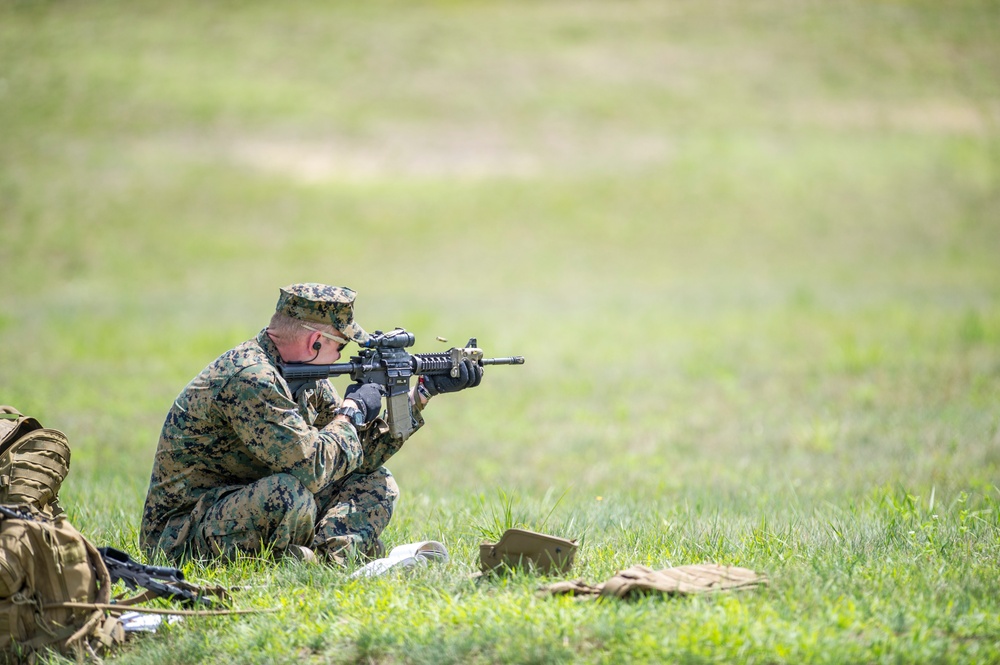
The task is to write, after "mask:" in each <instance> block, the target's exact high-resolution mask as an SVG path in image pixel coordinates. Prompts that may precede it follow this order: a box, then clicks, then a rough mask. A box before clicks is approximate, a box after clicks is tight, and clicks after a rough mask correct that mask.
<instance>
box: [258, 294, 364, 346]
mask: <svg viewBox="0 0 1000 665" xmlns="http://www.w3.org/2000/svg"><path fill="white" fill-rule="evenodd" d="M356 295H357V294H356V293H355V292H354V291H353V290H352V289H349V288H347V287H346V286H327V285H326V284H316V283H315V282H305V283H302V284H292V285H290V286H286V287H284V288H283V289H281V296H279V297H278V305H277V307H275V311H276V312H277V313H279V314H284V315H285V316H290V317H292V318H293V319H299V320H300V321H314V322H316V323H326V324H330V325H332V326H333V327H334V328H336V329H337V330H339V331H340V332H342V333H343V334H344V335H345V336H346V337H347V338H348V339H350V340H353V341H355V342H357V343H358V344H360V345H364V344H365V343H366V342H367V341H368V340H369V339H370V338H371V336H370V335H369V334H368V333H366V332H365V331H364V329H362V327H361V326H359V325H358V324H357V322H356V321H355V320H354V298H355V296H356Z"/></svg>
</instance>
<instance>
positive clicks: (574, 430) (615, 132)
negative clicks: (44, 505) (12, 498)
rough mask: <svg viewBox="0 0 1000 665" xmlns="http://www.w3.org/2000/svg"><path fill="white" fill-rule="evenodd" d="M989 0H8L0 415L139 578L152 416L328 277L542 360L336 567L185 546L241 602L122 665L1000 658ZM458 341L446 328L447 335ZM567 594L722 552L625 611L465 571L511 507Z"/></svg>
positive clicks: (432, 461)
mask: <svg viewBox="0 0 1000 665" xmlns="http://www.w3.org/2000/svg"><path fill="white" fill-rule="evenodd" d="M998 20H1000V4H998V3H997V2H995V1H992V0H968V1H965V0H961V1H955V2H949V3H933V2H919V1H915V0H914V1H910V0H900V1H885V2H873V1H862V0H851V1H848V2H840V3H835V4H829V3H806V2H798V1H793V0H761V1H760V2H752V3H740V2H735V1H729V0H725V1H723V2H717V3H695V2H685V1H680V0H678V1H670V2H638V1H629V2H597V1H585V0H557V1H555V2H547V3H527V2H507V3H499V2H485V1H482V2H462V3H457V2H420V3H396V2H382V1H380V2H372V3H364V6H363V7H360V6H359V7H354V6H348V5H343V6H341V5H337V6H328V5H327V4H324V3H318V2H314V1H313V0H295V1H293V2H288V3H282V4H281V5H280V6H279V5H274V4H268V3H261V2H249V3H233V2H224V3H211V4H204V3H191V2H180V3H171V4H167V5H164V4H162V3H160V4H157V3H150V2H145V1H139V2H132V3H124V2H118V1H117V0H111V1H108V2H102V3H82V2H78V3H60V2H26V1H14V0H12V1H10V2H7V3H4V4H2V5H0V63H2V65H0V233H2V241H0V287H2V288H0V402H3V403H10V404H14V405H15V406H17V407H18V408H20V409H21V410H22V411H24V412H26V413H31V414H33V415H36V416H37V417H39V418H40V419H41V420H42V422H43V423H45V424H47V425H50V426H52V427H57V428H59V429H62V430H63V431H65V432H66V433H67V434H68V436H69V438H70V441H71V443H72V446H73V451H74V456H73V466H72V472H71V474H70V477H69V479H68V481H67V483H66V486H65V487H64V490H63V503H64V504H65V505H66V506H67V508H68V510H69V512H70V515H71V517H72V518H73V521H74V523H75V524H76V525H77V526H78V527H79V528H80V529H81V530H83V532H84V533H86V534H87V535H88V536H90V537H91V538H92V539H93V540H94V541H95V542H97V543H99V544H110V545H115V546H118V547H123V548H125V549H127V550H129V551H130V552H132V553H133V554H136V555H138V549H137V531H138V525H139V517H140V509H141V504H142V499H143V497H144V494H145V488H146V482H147V479H148V475H149V471H150V464H151V459H152V454H153V450H154V448H155V443H156V439H157V436H158V432H159V428H160V425H161V423H162V419H163V416H164V415H165V413H166V411H167V408H168V406H169V404H170V403H171V400H172V399H173V398H174V396H175V395H176V394H177V393H178V392H179V391H180V389H181V388H182V387H183V386H184V384H185V383H186V382H187V381H188V380H189V379H190V378H191V377H192V376H194V375H195V374H196V373H197V372H198V371H200V370H201V368H202V367H204V366H205V365H206V364H207V363H208V362H210V361H211V360H212V359H214V358H215V357H216V356H217V355H218V354H219V353H221V352H223V351H225V350H226V349H228V348H230V347H231V346H233V345H235V344H237V343H239V342H241V341H243V340H244V339H247V338H249V337H250V336H252V335H253V334H255V333H256V332H257V331H258V330H259V329H260V328H261V327H263V326H264V325H265V324H266V321H267V318H268V316H269V315H270V312H271V311H272V308H273V306H274V303H275V301H276V299H277V295H278V293H277V292H278V288H279V287H280V286H283V285H285V284H288V283H292V282H296V281H323V282H330V283H335V284H346V285H349V286H352V287H354V288H356V289H358V290H359V291H360V293H361V297H360V302H359V311H358V316H359V320H360V321H361V323H362V324H363V325H365V326H366V327H368V328H388V327H393V326H397V325H401V326H405V327H407V328H408V329H410V330H412V331H413V332H414V333H415V334H416V335H417V345H416V347H415V348H414V350H415V351H430V350H438V349H442V348H446V346H448V345H450V344H451V343H462V342H464V341H465V340H466V339H467V338H468V337H471V336H476V337H477V338H478V339H479V342H480V344H481V345H482V346H483V348H484V349H486V351H487V353H488V354H491V355H493V354H495V355H510V354H522V355H524V356H526V358H527V362H526V364H525V365H524V366H523V367H498V368H493V369H491V370H490V371H489V372H488V375H487V378H486V381H485V382H484V384H483V385H482V386H481V387H480V388H477V389H476V390H475V391H474V392H470V393H466V394H461V395H455V396H446V397H442V398H439V399H435V400H434V402H433V403H432V405H431V406H430V407H429V408H428V410H427V412H426V417H427V421H428V426H427V428H426V429H425V430H423V431H421V432H420V433H419V434H417V435H416V436H415V437H414V438H413V440H411V441H410V442H408V443H407V445H406V446H405V447H404V448H403V450H402V451H401V452H400V453H399V454H398V455H397V456H396V457H395V458H393V460H391V462H390V465H389V466H390V468H391V469H392V471H393V473H394V474H395V476H396V478H397V480H398V481H399V484H400V486H401V488H402V498H401V500H400V503H399V505H398V510H397V514H396V516H395V517H394V519H393V522H392V523H391V525H390V527H389V529H388V531H387V533H386V534H385V539H386V541H387V544H388V545H389V546H390V547H391V546H393V545H396V544H400V543H405V542H412V541H417V540H427V539H434V540H440V541H442V542H444V543H445V544H446V545H447V546H448V548H449V550H450V552H451V562H450V563H448V564H447V565H445V566H437V567H429V568H427V569H423V570H419V571H417V572H415V573H414V574H412V575H409V576H398V577H397V576H391V577H388V578H385V579H378V580H366V581H354V580H350V579H348V577H347V575H348V572H349V571H341V570H336V569H328V568H308V567H304V566H299V565H294V564H290V563H282V564H278V565H274V564H271V563H267V562H261V561H256V560H252V559H246V560H240V561H237V562H234V563H231V564H225V565H211V566H202V565H199V564H190V565H188V566H187V568H186V572H187V573H188V575H189V576H190V577H191V578H193V579H200V580H204V581H213V582H218V583H222V584H226V585H231V586H239V587H241V588H242V590H241V591H239V592H238V593H237V594H236V604H237V605H238V606H240V607H261V608H264V607H277V608H280V609H279V611H278V612H276V613H273V614H262V615H259V616H254V617H249V618H246V617H240V618H219V619H204V620H201V619H197V620H194V619H190V620H187V621H184V622H182V623H180V624H177V625H175V626H172V627H171V628H169V629H165V630H163V631H162V632H161V633H160V634H158V635H156V636H151V637H145V638H143V639H140V640H137V641H135V642H134V643H133V644H132V645H130V646H129V648H128V649H126V650H125V651H123V652H121V653H120V654H119V655H118V656H117V658H116V660H118V661H121V662H137V663H153V662H172V663H197V662H234V663H235V662H239V663H245V662H251V663H253V662H260V663H274V662H277V663H280V662H316V663H321V662H376V663H395V662H414V663H419V662H435V663H439V662H462V663H466V662H473V663H476V662H480V663H493V662H546V663H548V662H564V661H565V662H593V663H604V662H607V663H618V662H682V663H704V662H734V661H735V662H757V663H784V662H787V663H799V662H817V663H826V662H830V663H856V662H880V663H896V662H898V663H904V662H905V663H910V662H954V663H967V662H1000V621H998V619H997V617H998V616H1000V601H998V600H997V596H998V594H997V593H996V592H997V589H998V588H1000V572H998V570H1000V569H998V567H997V561H998V557H1000V484H998V478H1000V268H998V266H1000V261H998V258H997V257H998V256H1000V77H998V76H997V72H1000V41H998V40H997V39H996V29H995V26H996V25H997V24H998ZM438 335H441V336H444V337H447V338H448V339H449V344H448V345H443V344H441V343H439V342H436V341H434V339H435V336H438ZM515 524H524V525H529V526H536V527H537V526H540V525H544V526H545V529H546V530H548V531H550V532H552V533H556V534H559V535H562V536H565V537H570V538H578V539H579V540H580V550H579V552H578V555H577V559H576V563H575V565H574V568H573V571H572V573H571V575H572V576H573V577H580V578H583V579H585V580H587V581H590V582H600V581H603V580H604V579H607V578H608V577H610V576H611V575H613V574H614V573H615V572H616V571H617V570H620V569H623V568H626V567H628V566H630V565H632V564H635V563H643V564H646V565H650V566H653V567H666V566H670V565H681V564H687V563H698V562H706V561H717V562H721V563H728V564H734V565H741V566H746V567H750V568H754V569H756V570H759V571H761V572H765V573H767V574H768V576H769V577H770V579H771V585H770V587H769V588H767V589H765V590H760V591H754V592H749V593H740V594H733V595H727V596H718V597H705V598H694V599H680V600H664V599H658V598H649V599H643V600H640V601H637V602H627V603H606V602H603V603H599V602H589V601H588V602H579V601H573V600H569V599H554V598H540V597H538V596H536V594H535V590H536V589H537V588H538V587H539V586H541V585H542V584H544V583H546V582H548V581H551V578H545V577H542V576H537V575H534V574H517V575H514V576H511V577H507V578H501V579H496V580H485V581H479V582H476V581H473V580H471V579H470V577H469V576H470V574H471V573H473V572H474V571H475V570H477V568H478V561H477V556H478V545H479V543H480V542H481V540H482V539H483V538H484V536H486V535H493V534H495V532H496V531H497V530H498V529H499V528H500V527H502V526H505V525H515Z"/></svg>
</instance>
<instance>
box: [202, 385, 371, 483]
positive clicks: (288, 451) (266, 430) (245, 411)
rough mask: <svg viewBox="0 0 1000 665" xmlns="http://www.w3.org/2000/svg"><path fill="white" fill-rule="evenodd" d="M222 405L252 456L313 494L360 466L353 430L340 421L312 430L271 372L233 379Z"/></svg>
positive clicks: (223, 394)
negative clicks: (297, 482)
mask: <svg viewBox="0 0 1000 665" xmlns="http://www.w3.org/2000/svg"><path fill="white" fill-rule="evenodd" d="M218 400H219V407H220V408H221V409H222V410H223V412H224V413H225V414H226V415H227V416H228V418H229V422H230V423H231V424H232V427H233V430H234V431H235V433H236V435H237V436H238V437H240V439H241V440H242V441H243V443H244V444H245V445H246V447H247V449H248V450H249V451H250V453H251V454H253V455H254V456H255V457H257V459H259V460H260V462H261V463H262V464H264V465H265V466H267V467H269V468H270V469H272V470H273V471H274V472H275V473H287V474H290V475H292V476H294V477H295V478H297V479H299V480H300V481H302V484H303V485H305V486H306V488H307V489H308V490H309V491H311V492H316V491H318V490H319V489H320V488H321V487H323V486H325V485H327V484H328V483H331V482H334V481H336V480H338V479H340V478H343V477H344V476H346V475H348V474H350V473H353V472H354V471H355V470H356V469H357V467H358V466H359V465H360V464H361V462H362V459H363V455H364V453H363V449H362V447H361V442H360V440H359V439H358V436H357V434H356V433H355V432H354V429H353V428H352V427H351V426H350V425H349V424H347V423H345V422H342V421H332V422H329V423H328V424H327V425H326V426H325V427H322V428H316V427H312V426H311V425H309V423H308V422H307V421H306V420H305V419H304V418H303V417H302V415H301V414H300V413H299V410H298V405H296V403H295V402H294V401H292V399H291V398H290V397H289V396H288V394H287V392H286V391H285V389H284V387H283V385H282V384H281V383H280V379H279V378H278V377H277V376H276V375H275V373H274V371H273V370H271V369H269V368H267V367H264V366H256V367H250V368H247V369H245V370H243V371H242V372H240V373H239V374H237V375H236V376H234V377H233V378H232V379H231V380H230V381H229V382H228V383H227V384H226V386H225V387H224V388H223V390H222V391H220V393H219V397H218Z"/></svg>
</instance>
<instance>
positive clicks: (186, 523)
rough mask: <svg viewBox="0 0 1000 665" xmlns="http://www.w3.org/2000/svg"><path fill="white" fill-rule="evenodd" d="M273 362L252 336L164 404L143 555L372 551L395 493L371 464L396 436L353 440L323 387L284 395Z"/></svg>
mask: <svg viewBox="0 0 1000 665" xmlns="http://www.w3.org/2000/svg"><path fill="white" fill-rule="evenodd" d="M278 362H279V355H278V350H277V347H276V346H275V345H274V343H273V342H272V341H271V339H270V337H268V335H267V332H266V330H262V331H261V332H260V333H259V334H258V335H257V336H256V338H254V339H251V340H248V341H247V342H244V343H243V344H241V345H239V346H237V347H236V348H235V349H232V350H230V351H227V352H226V353H224V354H222V355H221V356H220V357H219V358H217V359H216V360H215V361H214V362H212V363H211V364H210V365H208V367H206V368H205V369H204V370H202V372H201V373H200V374H198V376H196V377H195V378H194V379H192V381H191V382H190V383H189V384H188V385H187V386H186V387H185V388H184V390H183V391H182V392H181V394H180V395H179V396H178V397H177V399H176V400H175V401H174V404H173V406H172V407H171V409H170V411H169V412H168V413H167V417H166V420H165V422H164V424H163V430H162V432H161V434H160V441H159V444H158V445H157V448H156V454H155V457H154V460H153V470H152V474H151V477H150V484H149V491H148V493H147V496H146V503H145V508H144V510H143V518H142V530H141V540H142V546H143V548H144V549H145V550H146V551H147V553H150V554H152V553H153V552H154V551H155V550H162V551H163V552H164V553H165V554H166V555H167V556H168V557H169V558H171V559H174V560H176V559H179V558H181V557H183V556H186V555H192V556H198V557H204V556H219V555H225V554H231V553H232V552H234V551H236V550H242V551H245V552H258V551H260V549H261V547H262V546H267V547H272V548H274V549H275V550H281V549H284V548H286V547H288V546H289V545H305V546H312V547H314V548H316V549H318V550H320V551H323V552H326V553H329V554H331V555H338V556H343V555H350V554H352V553H353V552H365V551H367V550H369V549H372V548H374V547H375V546H376V541H377V539H378V536H379V534H380V533H381V532H382V530H383V529H384V528H385V526H386V525H387V524H388V522H389V519H390V518H391V516H392V508H393V503H394V502H395V500H396V497H397V496H398V488H397V487H396V483H395V481H394V480H393V478H392V475H391V474H390V473H389V472H388V471H387V470H386V469H384V468H383V466H382V465H383V464H384V463H385V461H386V460H387V459H389V457H391V456H392V455H393V454H394V453H395V452H396V451H397V450H398V449H399V447H400V446H401V445H402V441H397V440H395V439H393V438H392V437H391V436H390V435H389V431H388V425H387V424H386V423H385V421H384V420H382V419H378V420H376V421H375V422H374V423H372V424H371V425H370V426H368V427H366V428H364V430H363V431H362V432H361V436H360V439H359V436H358V433H356V432H355V430H354V428H353V427H351V425H349V424H347V423H346V422H343V421H342V420H338V421H334V419H333V411H334V409H336V407H337V406H339V404H340V401H341V400H340V397H339V396H338V395H337V393H336V391H335V390H334V388H333V386H332V385H331V384H330V382H329V381H327V380H322V381H317V382H314V383H313V382H310V383H307V384H306V385H304V386H301V387H298V388H297V390H296V393H295V394H293V393H292V391H291V390H290V388H289V386H288V384H287V383H286V382H285V380H284V378H282V376H281V374H280V373H279V372H278V370H277V367H276V364H277V363H278ZM415 411H416V409H415ZM415 415H416V420H417V426H418V427H419V426H421V425H422V424H423V419H422V418H421V416H420V414H419V413H417V414H415Z"/></svg>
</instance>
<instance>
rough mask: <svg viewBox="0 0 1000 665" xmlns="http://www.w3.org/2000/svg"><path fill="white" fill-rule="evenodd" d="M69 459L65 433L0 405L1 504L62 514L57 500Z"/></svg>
mask: <svg viewBox="0 0 1000 665" xmlns="http://www.w3.org/2000/svg"><path fill="white" fill-rule="evenodd" d="M69 460H70V450H69V442H68V441H67V440H66V435H65V434H63V433H62V432H60V431H59V430H56V429H51V428H48V427H43V426H42V424H41V423H40V422H38V420H36V419H35V418H31V417H29V416H25V415H22V414H21V412H19V411H18V410H17V409H15V408H14V407H12V406H0V503H5V504H13V505H18V504H26V505H29V506H31V507H33V508H35V509H36V510H39V511H42V512H44V513H47V514H49V515H53V516H55V515H59V514H61V513H62V510H61V509H60V507H59V503H58V501H57V498H58V495H59V488H60V487H62V483H63V481H64V480H65V479H66V475H67V474H68V473H69Z"/></svg>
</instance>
